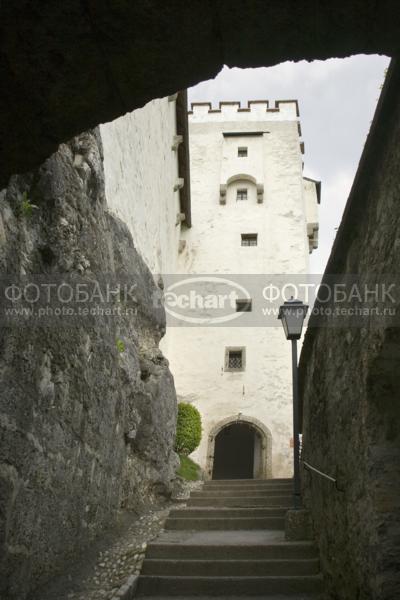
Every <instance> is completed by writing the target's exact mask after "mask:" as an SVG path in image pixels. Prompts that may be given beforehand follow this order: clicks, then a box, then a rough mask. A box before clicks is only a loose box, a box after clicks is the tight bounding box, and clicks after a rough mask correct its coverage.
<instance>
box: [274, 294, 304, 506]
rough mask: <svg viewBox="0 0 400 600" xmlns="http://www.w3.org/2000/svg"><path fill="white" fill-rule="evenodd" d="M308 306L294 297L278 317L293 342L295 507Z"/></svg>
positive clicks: (287, 336) (298, 469) (298, 493)
mask: <svg viewBox="0 0 400 600" xmlns="http://www.w3.org/2000/svg"><path fill="white" fill-rule="evenodd" d="M307 310H308V306H307V305H306V304H303V303H302V302H301V301H300V300H294V299H293V297H292V298H291V299H290V300H287V301H286V302H284V303H283V304H282V306H280V307H279V314H278V319H280V320H281V321H282V325H283V329H284V331H285V335H286V339H287V340H291V342H292V371H293V442H294V443H293V446H294V451H293V467H294V508H300V507H301V494H300V440H299V385H298V372H297V340H299V339H300V337H301V330H302V329H303V323H304V319H305V317H306V314H307Z"/></svg>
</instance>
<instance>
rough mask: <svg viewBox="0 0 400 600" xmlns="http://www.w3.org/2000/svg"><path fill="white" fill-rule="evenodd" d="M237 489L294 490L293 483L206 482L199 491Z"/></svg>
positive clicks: (287, 491)
mask: <svg viewBox="0 0 400 600" xmlns="http://www.w3.org/2000/svg"><path fill="white" fill-rule="evenodd" d="M237 490H241V491H243V492H251V491H254V492H255V491H258V492H266V493H269V492H272V491H281V492H284V493H290V492H292V490H293V484H291V483H290V484H281V485H262V484H259V485H243V486H240V487H239V486H237V485H225V484H224V485H207V484H204V485H203V487H202V488H201V489H200V490H198V492H206V493H207V494H209V493H213V494H216V493H217V492H232V493H235V492H236V491H237Z"/></svg>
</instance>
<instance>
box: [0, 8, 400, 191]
mask: <svg viewBox="0 0 400 600" xmlns="http://www.w3.org/2000/svg"><path fill="white" fill-rule="evenodd" d="M399 25H400V13H399V11H398V10H397V5H396V3H393V2H380V3H377V2H374V1H373V0H364V1H363V2H360V1H359V0H358V1H351V0H349V2H346V3H337V2H336V3H335V2H318V1H317V2H304V1H303V2H300V3H296V4H295V5H293V2H290V1H288V0H286V1H283V2H282V1H281V2H264V1H261V0H255V1H253V2H250V3H246V4H245V6H244V5H243V3H239V2H238V3H235V2H227V1H226V0H224V1H220V2H216V3H215V2H214V3H204V2H200V1H199V0H196V1H194V0H192V2H186V3H185V2H181V1H178V0H171V1H170V2H167V3H165V2H159V1H158V0H151V1H149V2H95V1H94V0H86V1H85V2H76V1H73V0H66V1H65V2H53V3H47V9H46V10H45V11H42V10H40V9H39V8H37V7H33V6H32V4H31V3H28V2H26V1H24V2H8V3H3V5H2V8H1V19H0V34H1V39H2V48H1V55H0V69H1V74H2V84H3V86H2V89H3V94H2V96H1V98H0V131H1V139H2V144H1V147H0V185H5V184H6V183H7V181H8V178H9V176H10V175H11V174H13V173H22V172H26V171H28V170H30V169H32V168H33V167H36V166H38V165H39V164H40V163H41V162H42V161H43V160H44V159H45V158H47V157H48V156H50V154H52V153H53V152H55V151H56V150H57V147H58V144H59V143H60V142H63V141H66V140H69V139H70V138H72V137H73V136H74V135H76V134H78V133H81V132H82V131H86V130H87V129H89V128H91V127H93V126H95V125H97V124H98V123H104V122H107V121H112V120H113V119H115V118H117V117H119V116H120V115H122V114H124V113H126V112H128V111H131V110H134V109H135V108H138V107H141V106H143V105H144V104H145V103H146V102H148V101H149V100H152V99H153V98H160V97H163V96H167V95H168V94H173V93H175V92H176V91H177V90H181V89H184V88H187V87H190V86H192V85H194V84H195V83H198V82H199V81H203V80H205V79H210V78H212V77H215V75H216V74H217V73H218V71H219V70H220V69H221V67H222V66H223V64H227V65H228V66H236V67H241V68H244V67H260V66H265V67H267V66H271V65H275V64H277V63H280V62H284V61H286V60H294V61H298V60H302V59H306V60H312V59H320V60H323V59H326V58H331V57H344V56H350V55H352V54H359V53H363V54H375V53H377V54H386V55H388V56H397V55H399V54H400V43H399V35H398V30H399ZM27 31H28V32H29V35H26V32H27ZM171 32H174V33H171ZM238 32H240V35H238ZM265 40H268V44H266V43H265ZM177 64H179V69H177V68H176V65H177ZM88 74H90V76H89V77H88Z"/></svg>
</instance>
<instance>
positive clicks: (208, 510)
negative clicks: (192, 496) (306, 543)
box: [169, 506, 290, 519]
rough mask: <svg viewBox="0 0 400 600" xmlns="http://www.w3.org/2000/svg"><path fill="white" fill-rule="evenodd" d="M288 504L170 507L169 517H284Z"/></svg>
mask: <svg viewBox="0 0 400 600" xmlns="http://www.w3.org/2000/svg"><path fill="white" fill-rule="evenodd" d="M289 508H290V506H276V507H275V506H270V507H267V508H264V507H262V506H261V507H260V506H254V507H249V508H248V507H247V508H230V507H221V508H214V507H212V506H210V507H205V508H196V507H192V508H190V507H185V508H176V509H172V510H171V511H170V513H169V517H171V519H179V518H186V517H195V518H201V517H207V518H216V517H284V516H285V514H286V512H287V511H288V510H289Z"/></svg>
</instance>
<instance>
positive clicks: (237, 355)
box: [225, 347, 246, 371]
mask: <svg viewBox="0 0 400 600" xmlns="http://www.w3.org/2000/svg"><path fill="white" fill-rule="evenodd" d="M245 358H246V357H245V348H240V347H239V348H225V371H244V369H245V366H246V364H245V362H246V361H245Z"/></svg>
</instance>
